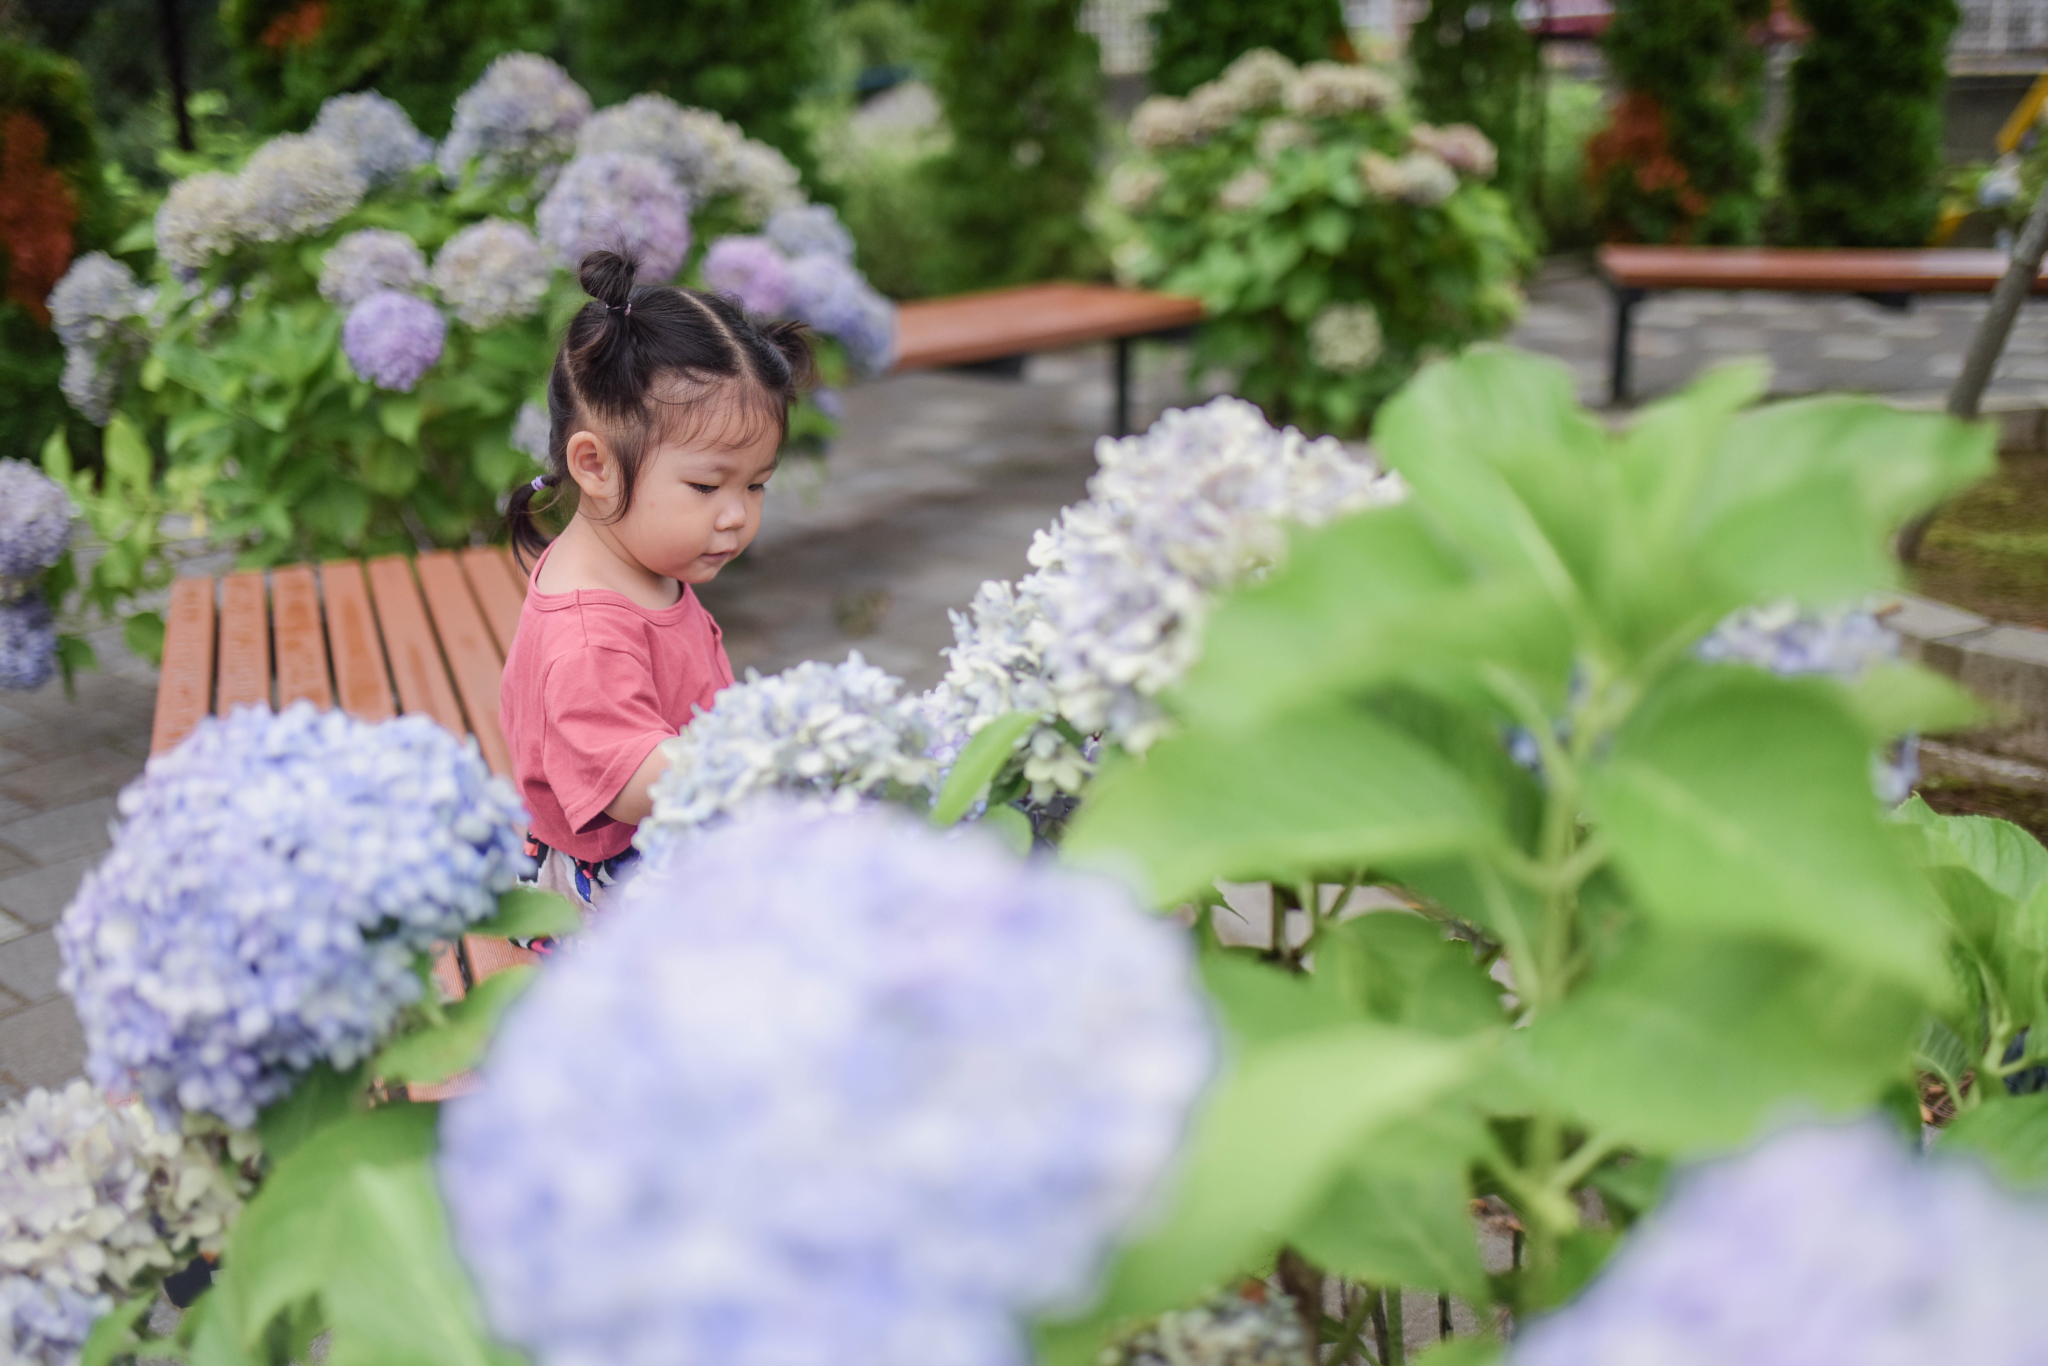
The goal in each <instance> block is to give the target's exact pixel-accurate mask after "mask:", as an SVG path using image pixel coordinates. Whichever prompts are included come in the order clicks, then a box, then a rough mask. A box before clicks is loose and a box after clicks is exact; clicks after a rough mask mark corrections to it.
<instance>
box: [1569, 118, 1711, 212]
mask: <svg viewBox="0 0 2048 1366" xmlns="http://www.w3.org/2000/svg"><path fill="white" fill-rule="evenodd" d="M1617 173H1619V174H1621V175H1625V176H1626V177H1627V178H1628V179H1629V180H1630V181H1633V183H1634V188H1635V190H1636V191H1637V192H1638V193H1639V194H1640V195H1641V196H1642V198H1643V199H1644V200H1647V201H1650V202H1651V203H1654V204H1656V205H1658V206H1659V207H1662V208H1665V209H1666V210H1667V211H1668V212H1672V213H1674V214H1675V215H1676V216H1677V217H1678V218H1679V219H1680V220H1681V221H1680V222H1679V224H1678V225H1677V226H1676V227H1675V229H1674V230H1673V232H1672V234H1671V236H1670V239H1669V240H1670V241H1672V242H1675V243H1683V242H1684V241H1685V240H1686V238H1687V237H1688V236H1689V235H1690V232H1691V227H1692V224H1694V223H1696V222H1698V221H1699V220H1700V219H1702V218H1704V217H1706V214H1707V210H1708V208H1710V207H1711V203H1710V201H1709V200H1708V199H1707V197H1706V196H1705V195H1703V194H1701V193H1700V192H1699V190H1698V189H1697V188H1695V187H1694V186H1693V184H1692V178H1691V177H1690V176H1689V175H1687V174H1686V170H1685V166H1684V164H1683V163H1682V162H1680V161H1679V160H1678V158H1677V157H1675V156H1673V155H1672V154H1671V142H1670V137H1669V134H1668V132H1667V130H1666V126H1665V120H1664V109H1663V106H1661V105H1660V104H1658V103H1657V100H1656V97H1654V96H1652V95H1650V94H1649V93H1648V92H1646V91H1641V90H1631V91H1630V92H1628V94H1627V95H1625V96H1623V97H1622V101H1621V103H1620V104H1619V105H1617V106H1615V110H1614V116H1613V118H1612V120H1611V121H1610V122H1609V123H1608V125H1607V126H1606V127H1605V128H1603V129H1601V130H1600V131H1599V132H1598V133H1596V134H1594V135H1593V137H1592V138H1591V139H1590V140H1589V141H1588V142H1587V143H1586V180H1587V183H1588V184H1589V185H1591V186H1592V187H1593V189H1594V192H1595V193H1596V194H1599V193H1600V192H1601V191H1602V190H1605V191H1606V192H1607V194H1609V195H1610V196H1611V195H1612V194H1613V193H1614V190H1615V189H1616V188H1617V187H1616V186H1615V183H1614V182H1615V179H1616V178H1617Z"/></svg>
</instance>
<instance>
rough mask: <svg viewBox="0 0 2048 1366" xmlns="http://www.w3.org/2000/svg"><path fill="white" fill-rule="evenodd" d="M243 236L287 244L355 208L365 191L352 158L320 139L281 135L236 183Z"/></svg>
mask: <svg viewBox="0 0 2048 1366" xmlns="http://www.w3.org/2000/svg"><path fill="white" fill-rule="evenodd" d="M236 180H237V181H238V183H239V184H240V186H241V224H240V227H241V235H242V236H243V237H245V238H246V239H248V240H249V241H252V242H288V241H290V240H291V239H293V238H294V237H303V236H305V235H306V234H307V233H309V232H318V231H319V230H320V229H322V228H324V227H327V226H328V225H329V224H331V223H333V222H334V221H335V220H336V219H338V218H340V217H341V216H342V215H343V214H345V213H347V212H348V211H349V210H351V209H353V208H355V206H356V205H357V204H360V203H361V202H362V199H363V194H364V192H365V191H366V190H368V189H369V182H368V181H367V180H365V179H364V178H363V173H362V171H361V170H359V169H357V167H356V161H355V157H354V156H353V155H352V154H351V153H349V152H348V151H347V150H345V149H343V148H342V147H339V146H337V145H336V144H334V143H332V142H328V141H327V140H325V139H324V138H314V137H306V136H304V135H302V134H298V133H285V134H283V135H281V136H278V137H274V138H272V139H271V140H270V141H268V142H266V143H264V144H263V145H262V146H261V147H258V148H257V149H256V151H255V153H254V154H253V155H252V156H250V158H249V161H248V163H247V164H246V165H244V166H243V167H242V173H241V174H240V175H239V176H237V177H236Z"/></svg>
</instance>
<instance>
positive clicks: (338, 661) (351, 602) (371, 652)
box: [320, 560, 398, 721]
mask: <svg viewBox="0 0 2048 1366" xmlns="http://www.w3.org/2000/svg"><path fill="white" fill-rule="evenodd" d="M320 594H321V596H322V597H323V598H325V599H326V600H327V636H328V639H329V641H330V642H331V643H332V644H333V646H334V687H335V691H336V692H337V693H338V694H340V698H341V709H342V710H343V711H345V712H347V713H348V714H349V715H350V716H353V717H355V718H356V720H358V721H389V720H390V719H391V718H392V717H394V716H396V715H398V708H397V707H396V706H394V705H393V704H392V701H391V675H390V673H389V672H388V671H387V670H386V669H385V667H384V642H383V641H382V640H381V639H379V637H378V632H377V614H376V613H375V612H374V611H373V610H372V609H371V607H370V594H369V590H368V589H367V588H366V587H365V586H364V583H363V566H362V564H361V563H360V562H358V561H356V560H329V561H328V562H327V563H326V564H323V565H321V566H320Z"/></svg>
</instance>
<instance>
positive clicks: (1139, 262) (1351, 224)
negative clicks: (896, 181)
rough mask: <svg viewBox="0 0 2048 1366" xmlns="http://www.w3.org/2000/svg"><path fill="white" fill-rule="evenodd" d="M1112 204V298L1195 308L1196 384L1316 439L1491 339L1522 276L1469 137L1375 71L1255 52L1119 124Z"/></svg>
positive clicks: (1512, 307)
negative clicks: (1120, 153) (1421, 114)
mask: <svg viewBox="0 0 2048 1366" xmlns="http://www.w3.org/2000/svg"><path fill="white" fill-rule="evenodd" d="M1130 136H1131V141H1132V143H1133V144H1134V147H1135V152H1134V156H1133V158H1132V159H1131V160H1129V161H1127V162H1125V163H1124V164H1123V165H1121V166H1119V167H1117V168H1116V170H1115V171H1114V173H1113V174H1112V175H1111V178H1110V182H1109V196H1110V199H1111V201H1112V203H1113V204H1114V206H1115V208H1116V209H1117V210H1118V211H1119V212H1120V214H1121V215H1123V216H1124V217H1123V218H1122V219H1121V220H1120V221H1121V223H1122V226H1121V227H1119V228H1118V230H1117V233H1116V235H1118V236H1121V237H1122V238H1123V240H1122V243H1121V245H1119V246H1118V247H1117V248H1116V251H1115V258H1116V263H1117V269H1118V273H1119V275H1120V276H1121V277H1122V278H1124V279H1125V280H1127V281H1129V282H1132V283H1136V284H1144V285H1148V286H1152V287H1154V288H1158V289H1164V290H1169V291H1172V292H1175V293H1180V294H1192V295H1195V296H1198V297H1199V298H1200V299H1201V300H1202V301H1203V303H1205V304H1206V305H1207V306H1208V309H1209V321H1208V322H1207V324H1206V325H1205V326H1204V327H1203V330H1202V333H1201V335H1200V337H1199V339H1198V341H1197V343H1196V348H1195V353H1194V357H1193V369H1194V370H1195V371H1196V372H1198V373H1199V372H1206V371H1209V370H1211V369H1214V368H1216V367H1222V368H1224V369H1225V370H1227V371H1229V372H1231V373H1233V374H1234V375H1235V376H1236V387H1235V389H1234V392H1236V393H1238V394H1241V395H1243V396H1244V397H1245V398H1248V399H1250V400H1252V401H1253V402H1255V403H1257V404H1259V405H1260V406H1261V407H1263V408H1264V409H1265V410H1266V411H1267V412H1268V413H1269V414H1271V415H1272V416H1273V417H1274V418H1275V419H1276V420H1279V421H1285V422H1292V423H1296V424H1299V425H1300V426H1302V427H1304V428H1306V429H1308V430H1310V431H1330V432H1351V431H1356V430H1359V429H1361V428H1362V427H1363V426H1364V425H1365V424H1366V422H1367V421H1368V420H1369V418H1370V417H1371V415H1372V412H1373V410H1374V409H1375V408H1376V407H1378V405H1379V403H1380V401H1381V400H1382V399H1384V398H1385V397H1386V396H1387V395H1388V394H1389V393H1391V392H1392V391H1393V390H1394V389H1395V388H1396V387H1397V386H1398V385H1399V384H1400V383H1401V382H1402V381H1403V380H1404V379H1406V378H1407V377H1408V376H1409V375H1410V374H1412V373H1413V372H1414V370H1415V368H1416V366H1417V365H1418V364H1420V363H1421V362H1422V361H1424V360H1426V359H1428V358H1429V357H1430V356H1432V355H1436V354H1441V353H1446V352H1450V351H1454V350H1456V349H1457V348H1459V347H1461V346H1464V345H1466V344H1468V343H1470V342H1473V341H1476V340H1480V339H1483V338H1487V337H1493V336H1497V335H1499V334H1500V333H1501V332H1503V331H1505V330H1506V329H1507V327H1508V325H1509V324H1510V323H1512V322H1513V321H1514V319H1515V317H1516V316H1517V314H1518V313H1519V312H1520V310H1521V293H1520V289H1519V275H1520V273H1521V272H1522V271H1524V270H1525V269H1527V268H1528V266H1529V265H1530V264H1531V253H1530V248H1529V246H1528V244H1527V243H1526V242H1525V241H1524V239H1523V236H1522V234H1521V232H1520V230H1519V229H1518V227H1517V226H1516V221H1515V215H1514V211H1513V208H1512V206H1511V205H1510V203H1509V201H1508V199H1507V198H1506V197H1505V196H1504V195H1502V194H1501V193H1500V192H1499V191H1497V190H1495V189H1494V188H1493V187H1492V186H1491V185H1490V184H1488V183H1487V182H1488V181H1489V180H1490V179H1491V178H1492V176H1493V173H1494V170H1495V160H1496V158H1495V155H1494V149H1493V147H1492V145H1491V144H1489V143H1488V142H1487V140H1486V138H1485V137H1484V136H1483V135H1481V134H1480V133H1479V132H1478V130H1476V129H1473V128H1470V127H1465V126H1457V127H1450V128H1434V127H1431V126H1430V125H1428V124H1425V123H1420V122H1417V121H1416V120H1415V119H1414V117H1413V116H1412V115H1411V114H1410V113H1409V111H1408V109H1407V107H1406V102H1405V100H1404V99H1403V96H1402V92H1401V89H1400V86H1399V84H1398V82H1396V81H1395V80H1394V78H1393V77H1391V76H1390V75H1388V74H1387V73H1386V72H1384V71H1381V70H1379V69H1377V68H1374V67H1369V66H1361V65H1347V64H1341V63H1336V62H1327V61H1317V62H1309V63H1307V64H1305V65H1301V66H1296V65H1295V64H1294V63H1293V62H1291V61H1289V60H1287V59H1286V58H1284V57H1281V56H1279V55H1278V54H1277V53H1274V52H1272V51H1270V50H1267V49H1263V48H1262V49H1258V50H1255V51H1252V52H1248V53H1246V54H1245V55H1244V56H1242V57H1240V58H1238V59H1237V60H1236V61H1235V62H1233V63H1232V64H1231V65H1230V67H1229V68H1228V69H1227V70H1226V71H1225V72H1224V73H1223V74H1222V75H1221V76H1219V77H1217V78H1216V79H1215V80H1213V81H1210V82H1208V83H1207V84H1205V85H1200V86H1197V87H1195V89H1193V90H1192V91H1190V92H1189V93H1188V95H1187V96H1186V98H1184V99H1181V98H1174V97H1172V96H1164V95H1162V96H1155V97H1153V98H1151V99H1148V100H1146V101H1145V102H1144V103H1143V104H1141V105H1139V106H1138V108H1137V111H1136V112H1135V113H1134V114H1133V115H1132V117H1131V125H1130Z"/></svg>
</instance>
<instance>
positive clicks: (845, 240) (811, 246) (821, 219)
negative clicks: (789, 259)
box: [764, 204, 853, 261]
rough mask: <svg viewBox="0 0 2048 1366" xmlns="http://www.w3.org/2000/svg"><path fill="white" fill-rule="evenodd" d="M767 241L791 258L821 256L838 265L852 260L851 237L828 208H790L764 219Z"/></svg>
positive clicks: (812, 205)
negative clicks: (836, 260) (838, 260)
mask: <svg viewBox="0 0 2048 1366" xmlns="http://www.w3.org/2000/svg"><path fill="white" fill-rule="evenodd" d="M764 231H765V232H766V233H767V234H768V240H769V241H771V242H773V243H774V244H775V245H776V246H778V247H780V248H782V250H783V251H784V252H786V253H788V254H789V255H791V256H809V255H810V254H811V253H813V252H823V253H824V254H825V255H827V256H837V257H838V258H839V259H840V260H842V261H851V260H852V259H853V234H852V233H850V232H848V231H847V230H846V225H845V224H843V223H841V222H840V221H839V215H838V214H836V213H834V212H833V211H832V206H831V205H830V204H792V205H790V206H789V207H788V208H785V209H777V210H776V211H775V212H774V213H771V214H769V215H768V226H767V227H766V228H765V229H764Z"/></svg>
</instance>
